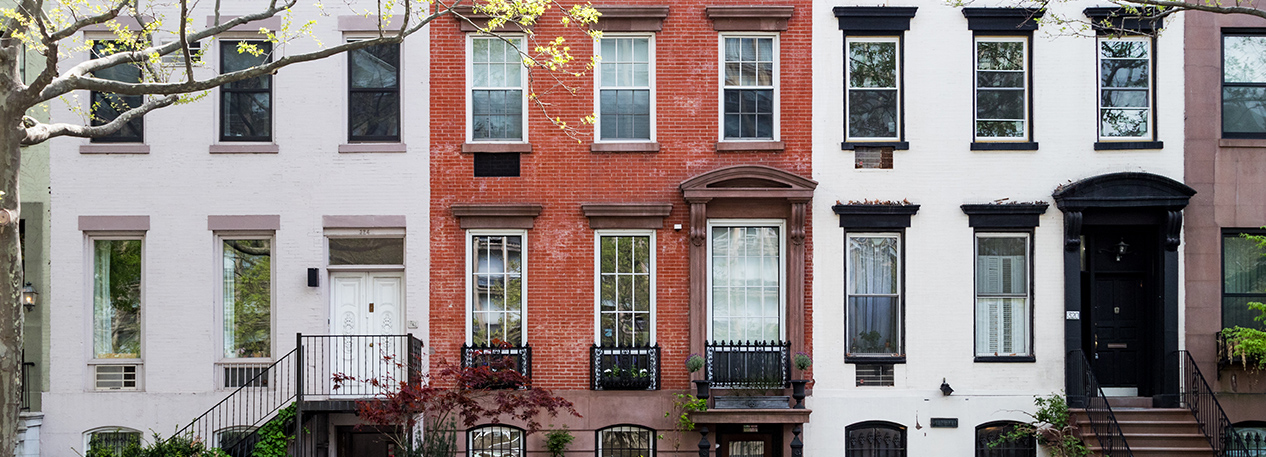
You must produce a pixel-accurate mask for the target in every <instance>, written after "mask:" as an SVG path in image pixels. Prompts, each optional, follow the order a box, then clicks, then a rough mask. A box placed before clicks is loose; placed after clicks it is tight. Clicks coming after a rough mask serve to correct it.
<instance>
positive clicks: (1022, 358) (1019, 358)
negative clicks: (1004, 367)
mask: <svg viewBox="0 0 1266 457" xmlns="http://www.w3.org/2000/svg"><path fill="white" fill-rule="evenodd" d="M972 362H976V363H1034V362H1037V357H1034V356H1031V355H1016V356H1000V355H998V356H986V357H982V356H976V358H975V359H972Z"/></svg>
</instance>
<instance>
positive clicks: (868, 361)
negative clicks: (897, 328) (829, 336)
mask: <svg viewBox="0 0 1266 457" xmlns="http://www.w3.org/2000/svg"><path fill="white" fill-rule="evenodd" d="M903 326H904V324H903ZM844 363H855V364H862V365H885V364H904V363H906V358H905V357H904V356H902V357H883V356H878V357H867V356H858V355H854V356H847V355H846V356H844Z"/></svg>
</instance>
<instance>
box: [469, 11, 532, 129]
mask: <svg viewBox="0 0 1266 457" xmlns="http://www.w3.org/2000/svg"><path fill="white" fill-rule="evenodd" d="M522 47H523V38H518V37H483V36H475V37H471V38H470V72H469V73H468V74H469V78H470V84H469V86H468V87H470V100H469V103H468V106H469V110H470V139H471V141H523V140H525V139H526V136H525V135H524V127H523V124H524V122H523V121H524V117H525V110H526V109H527V105H526V104H525V103H524V97H523V88H524V86H526V85H527V70H526V69H525V68H524V67H523V58H522V57H521V55H520V53H519V51H520V50H521V49H522Z"/></svg>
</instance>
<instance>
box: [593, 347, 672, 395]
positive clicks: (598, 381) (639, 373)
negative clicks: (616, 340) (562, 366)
mask: <svg viewBox="0 0 1266 457" xmlns="http://www.w3.org/2000/svg"><path fill="white" fill-rule="evenodd" d="M589 386H590V388H591V389H593V390H659V345H655V346H638V347H601V346H598V345H596V344H595V345H593V346H592V347H591V348H590V350H589Z"/></svg>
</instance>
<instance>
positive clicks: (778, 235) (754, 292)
mask: <svg viewBox="0 0 1266 457" xmlns="http://www.w3.org/2000/svg"><path fill="white" fill-rule="evenodd" d="M782 233H783V226H782V225H781V224H774V223H761V222H757V221H752V222H751V223H744V222H738V223H723V222H714V223H712V224H709V234H710V236H709V241H708V253H709V259H708V260H709V266H710V268H711V271H712V273H711V274H710V275H709V276H708V286H709V297H710V303H711V306H710V314H711V321H710V329H711V336H712V340H713V341H781V340H782V337H783V335H782V321H783V311H782V310H783V306H782V300H783V290H782V282H783V274H784V273H783V262H782V259H783V236H782Z"/></svg>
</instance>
